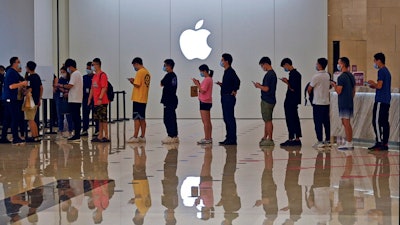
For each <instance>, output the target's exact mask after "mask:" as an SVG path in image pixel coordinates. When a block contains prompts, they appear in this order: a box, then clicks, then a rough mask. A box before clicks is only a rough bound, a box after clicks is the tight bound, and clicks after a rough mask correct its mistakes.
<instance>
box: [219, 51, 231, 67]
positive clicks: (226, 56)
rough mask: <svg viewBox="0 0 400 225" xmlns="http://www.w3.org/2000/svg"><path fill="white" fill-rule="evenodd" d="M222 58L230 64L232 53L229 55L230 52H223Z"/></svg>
mask: <svg viewBox="0 0 400 225" xmlns="http://www.w3.org/2000/svg"><path fill="white" fill-rule="evenodd" d="M222 58H223V59H224V60H225V61H227V62H228V64H229V65H232V62H233V58H232V55H231V54H229V53H224V54H222Z"/></svg>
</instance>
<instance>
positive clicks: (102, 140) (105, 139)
mask: <svg viewBox="0 0 400 225" xmlns="http://www.w3.org/2000/svg"><path fill="white" fill-rule="evenodd" d="M101 142H103V143H110V142H111V141H110V139H108V138H103V139H101Z"/></svg>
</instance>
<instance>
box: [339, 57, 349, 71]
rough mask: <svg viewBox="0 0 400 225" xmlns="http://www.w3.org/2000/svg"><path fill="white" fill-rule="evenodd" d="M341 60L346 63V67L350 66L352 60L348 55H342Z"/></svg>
mask: <svg viewBox="0 0 400 225" xmlns="http://www.w3.org/2000/svg"><path fill="white" fill-rule="evenodd" d="M339 60H340V61H342V63H343V64H344V66H345V67H346V68H348V67H350V60H349V58H347V57H340V58H339Z"/></svg>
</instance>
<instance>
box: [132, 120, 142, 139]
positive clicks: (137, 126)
mask: <svg viewBox="0 0 400 225" xmlns="http://www.w3.org/2000/svg"><path fill="white" fill-rule="evenodd" d="M133 126H134V129H133V137H135V138H137V137H138V136H139V130H140V120H139V119H134V120H133Z"/></svg>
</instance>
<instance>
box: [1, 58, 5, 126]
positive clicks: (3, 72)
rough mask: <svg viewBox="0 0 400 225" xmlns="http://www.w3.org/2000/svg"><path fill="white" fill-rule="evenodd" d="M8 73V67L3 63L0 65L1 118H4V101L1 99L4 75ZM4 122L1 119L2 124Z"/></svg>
mask: <svg viewBox="0 0 400 225" xmlns="http://www.w3.org/2000/svg"><path fill="white" fill-rule="evenodd" d="M5 75H6V68H5V67H4V66H3V65H0V118H3V111H4V107H3V101H1V99H2V97H1V95H2V94H3V85H4V77H5ZM2 124H3V121H2V120H0V125H2Z"/></svg>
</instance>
